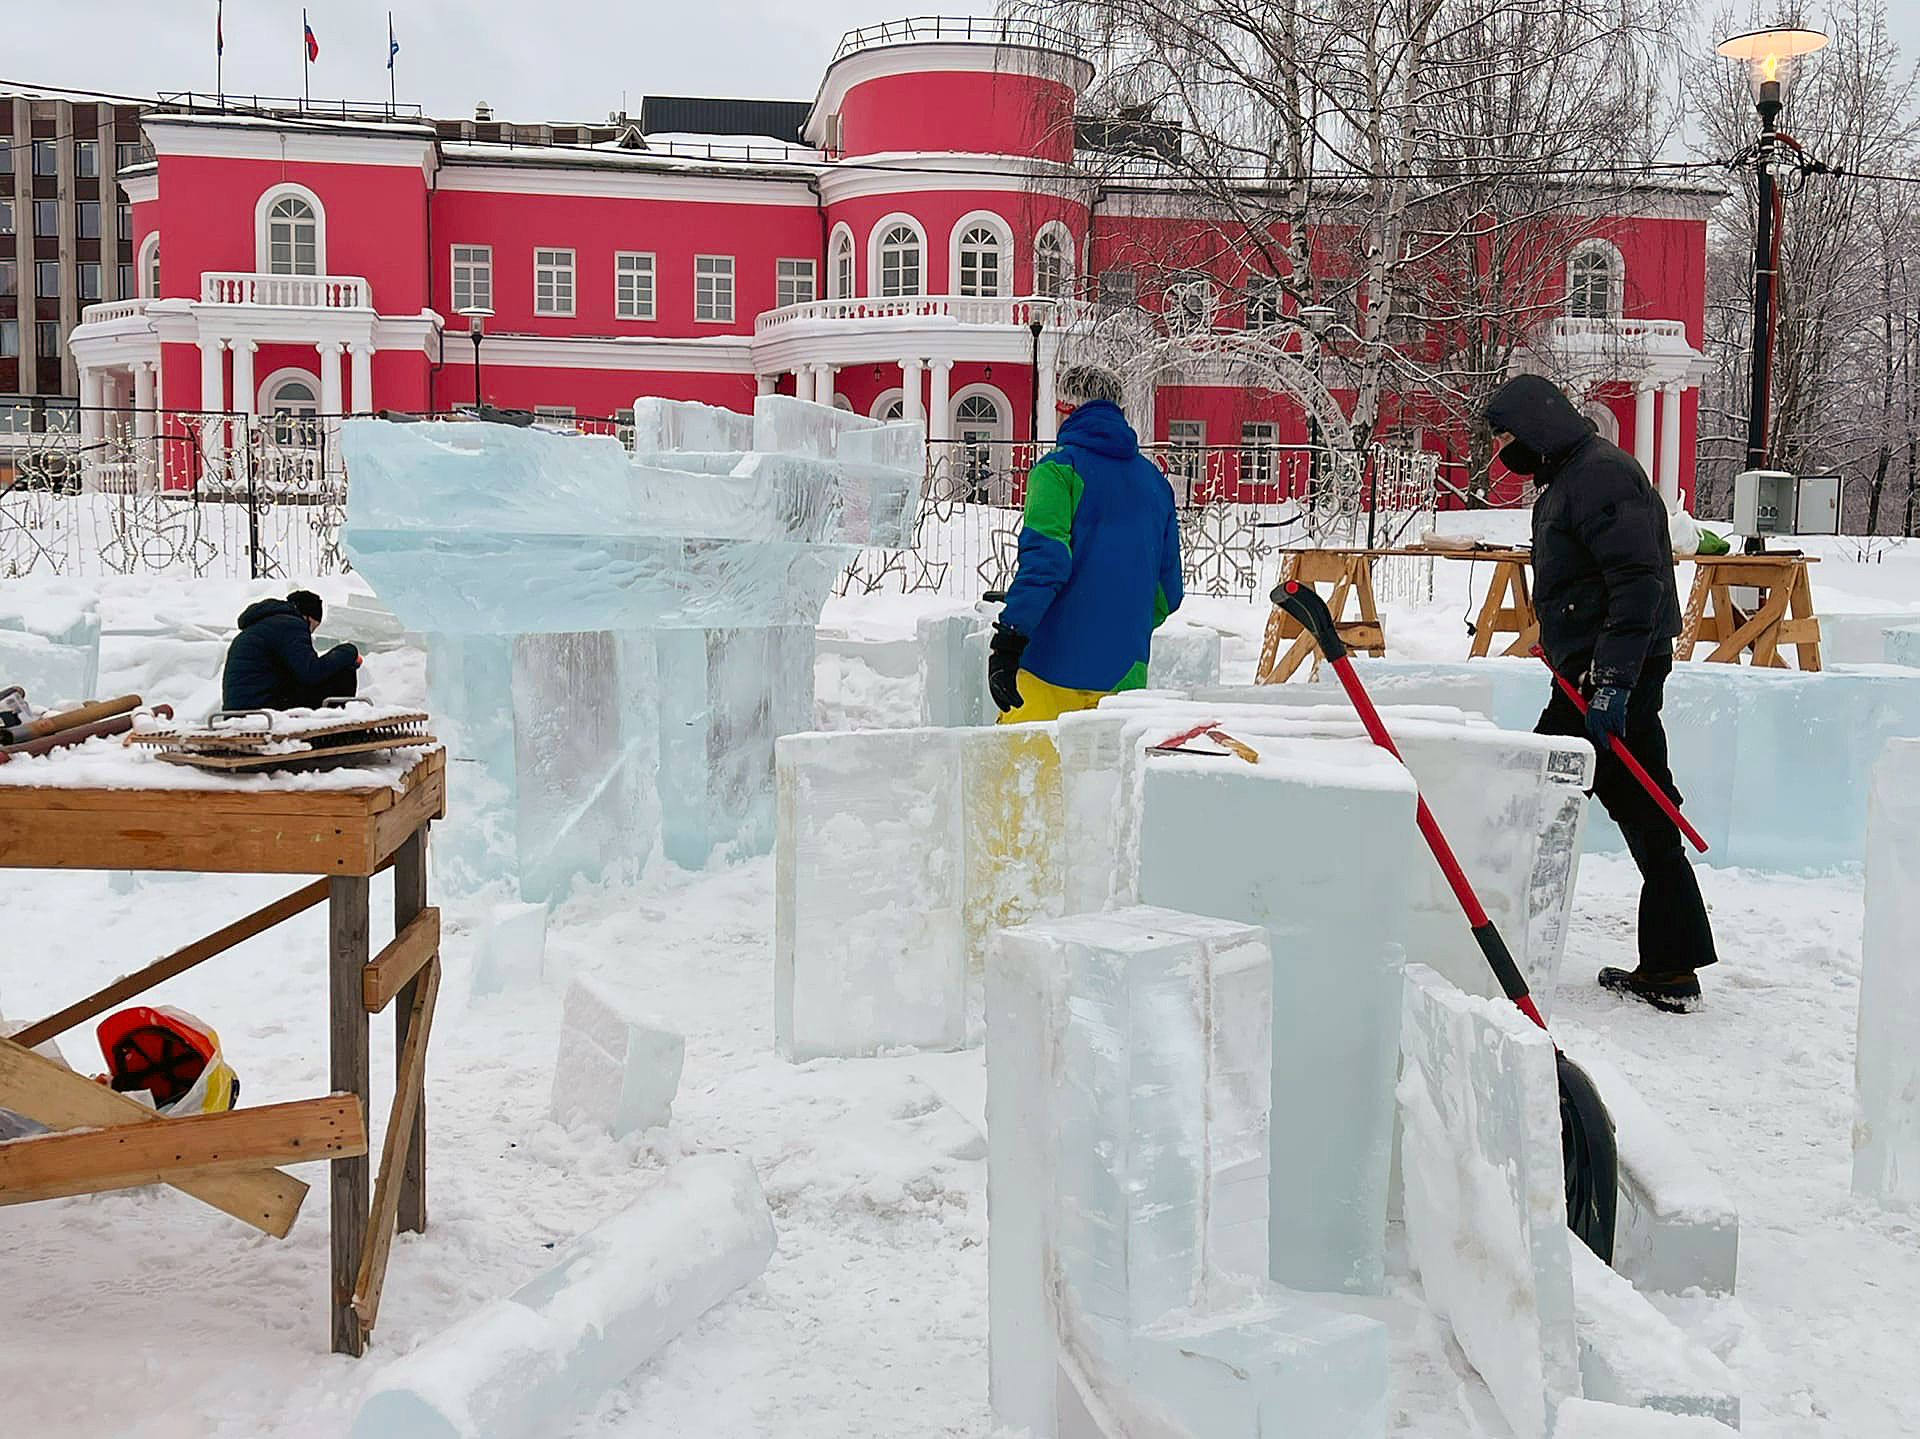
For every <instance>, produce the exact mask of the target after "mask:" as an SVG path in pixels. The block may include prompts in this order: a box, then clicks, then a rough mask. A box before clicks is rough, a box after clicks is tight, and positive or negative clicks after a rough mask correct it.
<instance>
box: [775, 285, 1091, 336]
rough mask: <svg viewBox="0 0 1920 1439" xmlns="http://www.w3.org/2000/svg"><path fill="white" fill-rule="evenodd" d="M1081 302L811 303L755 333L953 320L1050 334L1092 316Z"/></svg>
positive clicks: (959, 298) (973, 298)
mask: <svg viewBox="0 0 1920 1439" xmlns="http://www.w3.org/2000/svg"><path fill="white" fill-rule="evenodd" d="M1086 310H1087V306H1086V305H1084V304H1083V303H1082V302H1080V301H1078V300H1044V299H1034V298H1031V297H1028V298H1024V299H1016V298H1013V297H1010V296H995V295H898V296H874V295H865V296H855V297H852V298H849V299H844V300H811V301H808V302H807V303H806V304H804V305H788V306H786V307H785V308H784V309H779V310H767V311H764V312H763V313H761V314H760V315H759V316H757V317H756V318H755V319H754V322H753V332H754V334H756V335H768V334H773V333H776V332H778V331H780V330H783V329H785V328H786V327H787V326H789V325H795V324H800V323H803V322H806V321H811V320H827V321H834V322H842V321H848V320H953V321H956V322H957V323H959V324H962V325H1009V326H1012V325H1019V326H1025V325H1026V324H1028V323H1029V322H1030V321H1033V320H1040V321H1042V322H1043V323H1045V324H1046V325H1047V326H1048V327H1049V328H1050V329H1062V328H1065V327H1066V326H1068V325H1071V324H1073V323H1074V322H1075V321H1077V320H1078V319H1080V318H1081V316H1082V315H1083V314H1084V313H1085V312H1086Z"/></svg>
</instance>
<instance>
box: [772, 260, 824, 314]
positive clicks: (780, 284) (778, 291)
mask: <svg viewBox="0 0 1920 1439" xmlns="http://www.w3.org/2000/svg"><path fill="white" fill-rule="evenodd" d="M802 279H804V280H805V281H806V294H804V295H802V294H800V281H801V280H802ZM819 298H820V267H819V265H817V264H815V263H814V262H813V261H812V260H801V259H776V260H775V261H774V262H773V307H774V308H775V309H776V310H784V309H786V308H787V306H789V305H811V304H812V303H813V302H814V301H815V300H817V299H819Z"/></svg>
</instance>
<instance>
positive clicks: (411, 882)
mask: <svg viewBox="0 0 1920 1439" xmlns="http://www.w3.org/2000/svg"><path fill="white" fill-rule="evenodd" d="M427 834H428V832H427V828H426V826H425V825H422V826H421V827H420V828H419V829H417V830H415V831H414V833H413V836H412V838H410V839H409V840H408V841H407V842H406V843H405V844H403V845H401V846H400V848H399V849H397V850H395V851H394V854H393V915H394V922H395V923H396V924H408V923H411V922H412V918H413V916H414V915H417V914H419V913H421V912H422V911H424V910H425V908H426V904H427V842H428V839H427ZM438 957H439V956H438V955H436V956H435V958H436V960H437V959H438ZM434 982H435V983H436V984H438V982H439V980H438V977H437V975H436V978H435V981H434ZM420 984H421V981H420V980H419V979H417V978H416V979H415V980H413V981H412V982H411V983H409V984H408V985H407V987H406V988H404V989H402V990H401V991H400V1007H399V1008H398V1009H396V1010H395V1011H394V1012H393V1047H394V1055H395V1061H396V1063H397V1062H398V1061H399V1060H401V1059H404V1058H405V1056H406V1052H407V1045H408V1041H409V1038H410V1036H411V1035H412V1033H413V1029H414V1021H413V1009H414V1005H415V1002H416V1001H417V1000H418V998H419V987H420ZM421 1042H422V1043H423V1044H424V1043H425V1040H424V1039H423V1040H422V1041H421ZM412 1128H413V1132H412V1134H411V1136H410V1137H409V1138H408V1140H407V1158H406V1165H405V1168H404V1169H403V1170H402V1171H401V1178H400V1204H399V1209H398V1219H399V1226H400V1228H402V1229H404V1230H407V1231H408V1232H410V1233H414V1234H424V1233H425V1232H426V1229H427V1096H426V1093H425V1091H424V1089H423V1090H422V1092H421V1095H420V1098H419V1100H418V1102H417V1103H415V1105H414V1107H413V1126H412Z"/></svg>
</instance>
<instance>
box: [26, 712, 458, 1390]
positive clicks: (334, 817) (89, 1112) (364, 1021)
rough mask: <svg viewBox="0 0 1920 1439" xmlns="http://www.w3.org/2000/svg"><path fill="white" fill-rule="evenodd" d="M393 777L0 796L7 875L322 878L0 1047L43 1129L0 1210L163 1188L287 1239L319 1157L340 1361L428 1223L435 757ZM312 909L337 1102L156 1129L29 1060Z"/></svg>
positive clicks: (362, 1344) (141, 1110) (56, 1068)
mask: <svg viewBox="0 0 1920 1439" xmlns="http://www.w3.org/2000/svg"><path fill="white" fill-rule="evenodd" d="M393 767H394V770H395V773H396V774H397V775H398V776H399V778H398V781H397V783H396V784H394V785H381V786H378V787H367V788H352V789H347V788H342V789H323V788H296V787H294V786H293V785H292V784H291V783H290V784H289V785H287V786H286V787H272V785H271V779H270V783H269V786H268V787H263V788H258V789H252V788H242V787H240V786H237V785H235V786H223V785H221V783H220V782H219V781H218V780H217V779H216V778H214V777H210V776H209V777H206V783H204V784H203V785H198V786H197V787H192V788H181V787H179V781H178V779H177V777H174V776H169V778H171V779H173V780H174V782H173V783H172V784H169V785H166V786H164V787H163V786H161V785H159V784H157V783H156V784H155V786H154V787H151V788H132V787H129V788H117V789H72V788H62V787H57V786H56V785H54V784H0V867H8V868H15V869H116V870H121V869H124V870H186V871H198V872H203V873H210V874H303V875H320V876H323V877H322V878H320V879H319V880H317V881H315V882H314V883H312V884H308V885H306V886H305V887H303V888H301V889H297V890H295V891H293V892H292V893H291V894H288V895H286V896H285V897H283V898H281V899H278V900H276V901H274V902H273V903H272V904H269V905H267V906H266V907H264V908H263V909H259V910H256V911H255V912H254V913H252V914H250V915H247V916H246V917H244V918H242V919H239V920H236V921H235V922H234V923H233V924H230V925H228V926H226V927H225V928H224V929H221V930H218V931H216V932H215V933H213V934H211V935H208V936H207V937H206V938H205V939H202V940H197V941H195V942H194V943H193V944H189V945H187V946H185V947H184V948H182V949H178V950H175V951H174V952H173V953H172V954H170V955H167V956H166V957H164V958H162V959H160V960H157V961H155V962H154V963H153V964H150V965H148V966H147V967H146V968H145V969H142V970H140V971H139V972H137V973H135V974H131V975H128V976H127V977H126V978H124V979H122V980H118V981H116V982H115V983H113V984H111V985H108V986H107V987H106V988H105V989H102V990H100V991H98V992H97V993H95V994H92V995H89V996H88V997H87V998H85V999H82V1000H79V1001H76V1002H75V1003H74V1004H71V1005H69V1006H67V1007H66V1008H65V1009H62V1010H60V1011H59V1012H58V1013H57V1014H53V1015H50V1016H49V1017H48V1018H46V1019H44V1020H41V1021H40V1022H38V1023H36V1024H32V1025H29V1026H28V1027H27V1028H26V1029H24V1030H21V1031H19V1032H17V1033H16V1034H15V1035H14V1037H13V1039H11V1040H4V1039H0V1107H4V1108H7V1109H12V1110H15V1111H16V1112H18V1113H21V1114H24V1115H26V1116H27V1117H28V1118H30V1119H35V1120H38V1121H39V1122H40V1123H41V1124H44V1125H46V1126H47V1127H48V1128H49V1129H51V1130H54V1131H55V1132H54V1133H52V1134H49V1135H45V1136H41V1137H38V1138H33V1139H25V1140H19V1141H16V1142H15V1143H12V1144H9V1145H6V1146H4V1147H0V1205H4V1204H10V1203H22V1202H26V1201H30V1200H36V1199H50V1198H54V1197H57V1196H59V1195H66V1194H87V1193H97V1192H101V1191H104V1190H111V1189H125V1188H131V1187H134V1186H137V1185H142V1184H152V1183H165V1184H170V1185H172V1186H173V1187H174V1188H176V1189H180V1190H182V1191H184V1192H186V1193H187V1194H190V1195H192V1196H193V1197H194V1198H196V1199H199V1200H200V1201H202V1202H203V1203H206V1204H210V1205H212V1206H213V1207H214V1208H216V1209H220V1210H222V1211H224V1212H225V1213H227V1214H230V1215H232V1216H234V1217H235V1218H236V1219H239V1220H241V1221H242V1222H244V1223H246V1224H250V1225H252V1226H253V1227H254V1228H256V1229H259V1230H261V1231H263V1232H265V1233H267V1234H271V1235H273V1236H275V1237H276V1238H279V1237H284V1236H285V1235H286V1233H287V1231H288V1230H289V1229H290V1228H291V1227H292V1225H293V1221H294V1217H295V1215H296V1214H297V1213H298V1212H299V1209H300V1205H301V1202H302V1200H303V1199H304V1198H305V1196H306V1191H307V1186H306V1185H305V1184H303V1183H301V1182H300V1181H299V1180H297V1179H294V1178H293V1177H292V1176H290V1175H288V1174H285V1173H283V1172H281V1171H280V1170H279V1169H276V1168H273V1167H272V1166H273V1165H275V1164H278V1163H286V1162H299V1161H307V1160H314V1159H322V1158H324V1159H328V1160H330V1161H331V1163H330V1166H329V1182H330V1194H331V1201H332V1203H331V1221H332V1257H333V1264H332V1296H331V1297H332V1318H331V1328H332V1341H333V1349H334V1352H336V1353H340V1354H353V1355H358V1354H360V1353H362V1352H364V1350H365V1348H366V1344H367V1338H368V1336H369V1335H370V1334H371V1333H372V1330H373V1325H374V1319H375V1316H376V1315H377V1313H378V1311H379V1304H380V1289H381V1285H382V1282H383V1281H384V1279H385V1276H386V1267H387V1255H388V1251H389V1248H390V1246H391V1243H392V1239H393V1233H394V1230H395V1228H396V1225H397V1227H398V1228H400V1229H406V1230H412V1231H414V1232H419V1231H422V1230H424V1229H425V1228H426V1223H427V1173H426V1153H427V1149H426V1099H425V1094H424V1089H425V1076H426V1050H427V1039H428V1035H429V1032H430V1031H431V1029H432V1025H433V1011H434V1000H435V997H436V995H437V993H438V990H439V985H440V964H439V949H440V912H439V911H438V910H437V909H433V908H429V907H428V905H427V902H426V900H427V868H426V861H427V832H428V828H429V826H430V825H431V824H432V822H433V821H434V820H436V819H439V818H441V817H442V816H444V815H445V813H446V757H445V754H444V752H443V751H441V750H438V749H435V750H430V751H427V752H425V753H423V754H420V755H418V756H417V757H415V758H413V759H412V761H411V763H408V762H406V761H404V760H396V761H395V762H394V765H393ZM130 773H133V774H136V775H137V774H138V771H130ZM155 778H156V780H157V779H158V776H156V777H155ZM198 778H199V777H196V779H198ZM303 779H304V782H305V783H306V784H308V785H311V783H312V780H311V778H309V777H303ZM389 867H391V868H392V869H393V879H394V888H393V894H394V927H395V930H396V931H397V933H396V934H395V936H394V938H393V940H392V942H391V943H389V944H388V945H387V946H386V947H385V948H383V949H382V950H381V951H380V953H379V954H378V955H370V954H369V942H368V897H369V887H370V884H371V881H372V877H373V876H374V875H375V874H378V873H380V872H381V871H382V870H385V869H387V868H389ZM323 902H324V903H325V904H326V906H327V910H328V918H329V926H328V932H329V942H328V974H329V976H330V979H329V985H328V1008H329V1035H330V1049H331V1057H332V1072H331V1086H332V1090H333V1093H332V1094H331V1095H330V1096H328V1097H327V1098H323V1099H312V1100H300V1101H296V1102H295V1103H292V1104H277V1105H267V1106H261V1107H256V1108H250V1109H248V1108H242V1109H234V1110H230V1111H228V1112H225V1113H221V1114H212V1115H206V1116H198V1117H194V1118H178V1119H159V1118H155V1116H154V1115H153V1112H152V1111H151V1110H150V1109H147V1108H145V1107H144V1106H142V1105H140V1104H139V1103H138V1102H136V1101H134V1100H132V1099H129V1098H127V1097H125V1096H123V1095H119V1094H116V1093H114V1092H113V1091H112V1090H110V1089H107V1088H105V1087H104V1086H102V1085H99V1084H96V1083H94V1082H93V1081H92V1080H90V1079H86V1078H83V1077H82V1076H80V1075H77V1074H75V1073H73V1072H72V1071H71V1070H68V1069H65V1068H63V1067H62V1066H60V1065H58V1064H55V1063H54V1062H53V1061H51V1060H48V1059H44V1058H42V1057H41V1056H39V1055H37V1054H34V1053H33V1052H32V1049H31V1046H32V1045H35V1044H39V1043H43V1042H44V1041H46V1040H48V1039H51V1038H53V1037H54V1036H56V1035H58V1034H61V1033H63V1032H65V1031H66V1030H69V1029H71V1028H73V1027H74V1026H75V1025H78V1024H81V1023H83V1022H84V1021H86V1020H88V1019H90V1018H93V1017H94V1016H96V1015H99V1014H102V1013H104V1012H106V1011H107V1010H109V1009H112V1008H115V1007H117V1006H119V1005H121V1004H123V1003H125V1002H126V1001H127V1000H129V999H132V998H133V997H134V996H136V995H139V994H141V993H143V992H145V991H146V990H148V989H150V988H152V987H153V986H154V985H156V984H159V983H160V982H161V981H163V980H166V979H169V978H171V977H172V976H174V975H176V974H180V973H182V972H183V971H185V970H187V969H190V968H192V967H193V966H194V965H196V964H199V963H201V962H202V961H204V960H207V959H211V958H212V957H213V956H215V955H217V954H221V953H224V952H225V951H227V950H229V949H231V948H233V947H234V946H235V945H237V944H239V943H240V942H241V941H243V940H246V939H249V938H251V937H253V936H254V935H257V934H261V933H263V932H265V931H266V930H268V929H271V928H273V927H274V926H275V925H278V924H280V923H282V922H283V921H285V920H287V919H290V918H292V917H293V916H294V915H296V914H300V913H302V912H303V911H305V910H308V909H311V908H313V907H314V906H315V905H317V904H320V903H323ZM395 998H398V999H399V1000H400V1004H399V1006H398V1007H397V1009H396V1010H395V1013H394V1021H395V1024H394V1039H395V1045H396V1047H397V1050H398V1066H397V1072H396V1076H395V1083H394V1091H395V1092H394V1096H393V1104H392V1110H391V1113H390V1117H389V1122H388V1126H387V1135H386V1143H385V1147H384V1149H383V1150H382V1153H381V1156H380V1171H379V1177H378V1181H377V1183H376V1184H375V1186H374V1191H373V1195H372V1199H371V1206H370V1205H369V1198H368V1193H367V1184H368V1160H367V1152H368V1139H367V1133H368V1132H367V1126H366V1109H367V1105H368V1102H369V1093H368V1089H369V1081H368V1063H367V1057H368V1049H369V1026H370V1022H371V1016H372V1015H374V1014H376V1013H378V1012H379V1011H381V1010H383V1009H385V1008H386V1007H387V1006H388V1005H389V1004H390V1003H391V1002H392V1001H393V1000H394V999H395ZM63 1130H67V1131H77V1132H73V1133H61V1132H59V1131H63Z"/></svg>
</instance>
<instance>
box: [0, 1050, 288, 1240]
mask: <svg viewBox="0 0 1920 1439" xmlns="http://www.w3.org/2000/svg"><path fill="white" fill-rule="evenodd" d="M0 1104H4V1105H5V1107H6V1108H8V1109H12V1110H17V1111H18V1112H19V1113H21V1114H24V1115H26V1116H27V1118H29V1119H35V1120H38V1121H39V1122H40V1123H42V1124H44V1125H47V1126H48V1127H49V1128H52V1129H75V1128H81V1127H86V1128H93V1129H106V1128H110V1127H113V1126H117V1125H125V1124H150V1123H152V1122H153V1111H152V1110H151V1109H148V1108H147V1107H146V1106H145V1105H144V1104H141V1103H140V1102H139V1101H138V1100H134V1099H128V1098H127V1097H126V1095H124V1094H115V1093H114V1092H113V1091H112V1090H111V1089H108V1088H107V1087H106V1086H105V1085H104V1084H95V1083H94V1082H93V1081H92V1080H91V1079H87V1078H85V1077H84V1076H82V1075H78V1074H75V1073H74V1072H73V1071H72V1070H70V1069H67V1068H66V1067H64V1066H62V1065H58V1064H55V1063H54V1062H53V1061H52V1060H50V1059H43V1058H41V1057H40V1056H39V1055H37V1054H35V1053H34V1052H33V1051H32V1050H30V1049H22V1048H21V1047H20V1046H19V1045H18V1044H15V1043H14V1042H13V1041H11V1040H6V1039H0ZM167 1182H168V1183H169V1184H171V1185H172V1186H173V1187H174V1188H175V1189H178V1190H180V1191H181V1192H182V1193H183V1194H190V1195H192V1196H193V1197H194V1198H195V1199H198V1200H199V1201H200V1202H201V1203H202V1204H208V1205H211V1206H213V1208H215V1209H218V1210H219V1211H220V1212H221V1213H223V1214H230V1215H232V1216H233V1217H234V1218H235V1219H238V1220H239V1221H240V1222H241V1223H243V1224H251V1225H252V1226H253V1227H254V1228H255V1229H258V1230H260V1231H261V1232H262V1233H265V1234H271V1235H272V1236H273V1237H274V1238H275V1239H284V1238H286V1236H287V1231H288V1230H289V1229H291V1228H293V1221H294V1216H296V1215H297V1214H299V1212H300V1204H301V1201H302V1200H304V1199H305V1198H306V1197H307V1186H306V1185H304V1184H302V1183H301V1182H300V1181H299V1180H298V1179H295V1178H294V1177H293V1176H292V1175H291V1174H282V1173H281V1172H280V1171H279V1170H277V1169H267V1168H262V1169H258V1170H255V1171H253V1172H247V1171H242V1172H240V1173H237V1174H219V1175H213V1176H209V1177H204V1178H201V1177H191V1178H189V1177H185V1176H183V1177H179V1178H175V1179H170V1180H168V1181H167Z"/></svg>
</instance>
